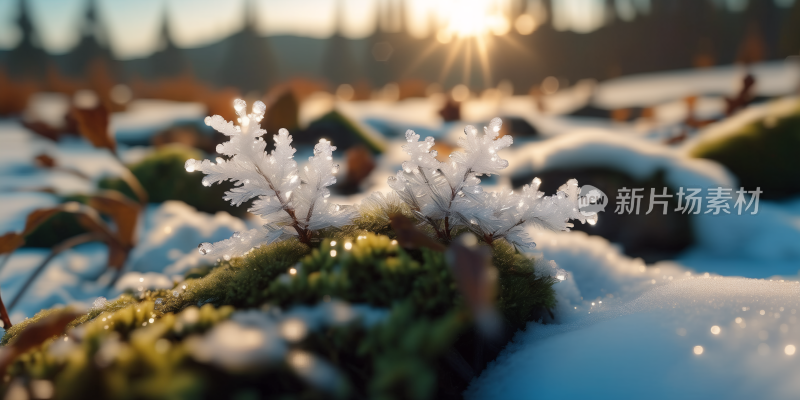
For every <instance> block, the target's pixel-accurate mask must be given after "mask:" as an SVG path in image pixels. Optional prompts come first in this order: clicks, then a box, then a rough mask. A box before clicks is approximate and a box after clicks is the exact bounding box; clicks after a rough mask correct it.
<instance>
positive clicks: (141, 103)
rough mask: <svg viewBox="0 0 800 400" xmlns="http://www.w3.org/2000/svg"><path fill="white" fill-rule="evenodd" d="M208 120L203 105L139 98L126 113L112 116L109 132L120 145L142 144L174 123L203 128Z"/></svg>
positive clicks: (128, 107) (130, 105) (129, 105)
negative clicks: (112, 133) (127, 143)
mask: <svg viewBox="0 0 800 400" xmlns="http://www.w3.org/2000/svg"><path fill="white" fill-rule="evenodd" d="M205 117H206V107H205V105H203V104H200V103H182V102H176V101H168V100H152V99H138V100H133V101H131V102H130V103H129V104H128V105H127V107H126V109H125V111H124V112H120V113H114V114H112V115H111V122H110V128H109V129H110V130H111V132H114V135H115V137H116V138H117V140H118V141H120V142H123V143H124V142H142V141H147V139H148V138H149V137H150V136H152V135H153V134H155V133H156V132H158V131H159V130H162V129H165V128H168V127H170V126H172V125H175V124H179V123H195V124H197V125H198V126H200V125H201V123H202V121H203V118H205Z"/></svg>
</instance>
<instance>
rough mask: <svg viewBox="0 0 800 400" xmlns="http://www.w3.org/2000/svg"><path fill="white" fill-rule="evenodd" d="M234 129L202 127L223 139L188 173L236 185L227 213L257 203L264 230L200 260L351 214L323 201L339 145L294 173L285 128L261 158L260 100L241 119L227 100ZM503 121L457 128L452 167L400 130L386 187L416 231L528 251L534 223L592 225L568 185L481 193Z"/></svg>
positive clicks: (305, 237)
mask: <svg viewBox="0 0 800 400" xmlns="http://www.w3.org/2000/svg"><path fill="white" fill-rule="evenodd" d="M234 109H235V110H236V113H237V115H238V116H239V118H238V122H239V125H238V126H236V125H234V124H233V123H232V122H229V121H226V120H225V119H224V118H222V117H221V116H219V115H215V116H213V117H207V118H206V120H205V122H206V124H207V125H209V126H211V127H213V128H214V129H216V130H217V131H219V132H220V133H222V134H224V135H227V136H229V137H230V140H229V141H227V142H225V143H222V144H220V145H218V146H217V152H218V153H220V154H222V155H224V156H228V158H222V157H218V158H217V159H216V163H214V162H211V161H209V160H204V161H202V162H200V161H198V160H194V159H190V160H188V161H186V170H187V171H189V172H191V171H202V172H203V173H205V174H206V176H205V177H204V178H203V184H204V185H206V186H210V185H211V184H213V183H217V182H221V181H225V180H230V181H232V182H234V184H235V187H234V188H233V189H231V190H230V191H228V192H226V195H225V197H224V199H225V200H228V201H230V202H231V204H233V205H234V206H239V205H241V204H242V203H243V202H245V201H248V200H250V199H252V198H256V200H255V201H254V202H253V205H252V207H250V209H249V210H248V211H250V212H253V213H255V214H257V215H260V216H261V217H262V218H263V220H264V224H263V225H262V226H261V227H259V228H256V229H252V230H248V231H245V232H235V233H234V234H233V236H232V237H231V238H229V239H226V240H223V241H221V242H217V243H213V244H211V243H203V244H201V245H200V247H199V249H200V252H201V253H202V254H209V255H217V256H221V257H222V258H224V259H226V260H227V259H230V257H233V256H238V255H242V254H244V253H247V252H248V251H250V250H251V249H252V248H254V247H258V246H261V245H264V244H269V243H272V242H275V241H277V240H280V239H284V238H288V237H290V236H296V237H297V238H298V239H299V240H300V241H301V242H303V243H310V241H311V239H312V237H313V236H314V234H315V232H316V231H318V230H319V229H323V228H328V227H334V228H336V227H342V226H344V225H347V224H349V223H350V222H351V220H352V219H353V218H354V217H355V215H356V213H357V209H356V208H355V207H352V206H340V205H337V204H332V203H329V202H328V200H327V198H328V196H330V191H329V190H328V187H329V186H331V185H333V184H334V183H336V178H335V176H334V174H335V173H336V172H337V170H338V165H336V164H334V163H333V156H332V154H333V151H334V150H336V147H334V146H332V145H331V143H330V142H328V141H327V140H325V139H321V140H320V141H319V143H318V144H317V145H316V146H315V147H314V156H312V157H309V159H308V163H307V164H306V165H305V166H303V167H302V168H300V169H298V165H297V163H296V162H295V161H294V153H295V149H294V148H292V147H291V145H290V144H291V142H292V137H291V136H290V135H289V132H288V131H287V130H286V129H281V130H280V131H279V132H278V134H277V135H274V136H273V139H274V141H275V149H274V150H273V151H272V152H270V153H267V152H266V151H265V148H266V145H267V144H266V142H265V141H264V139H263V138H262V136H263V135H264V134H265V133H266V131H265V130H263V129H261V128H260V126H259V122H260V121H261V119H262V118H263V117H264V112H265V111H266V106H265V105H264V103H262V102H260V101H257V102H256V103H255V104H254V105H253V108H252V113H250V114H247V104H246V103H245V102H244V101H243V100H238V99H237V100H236V101H235V102H234ZM501 125H502V121H501V120H500V119H499V118H495V119H493V120H492V121H491V123H490V124H489V126H488V127H485V128H484V134H482V135H481V134H479V132H478V130H477V129H476V128H475V127H473V126H471V125H470V126H467V127H466V128H465V129H464V136H462V137H461V138H460V139H459V141H458V144H459V145H460V146H461V148H462V150H460V151H457V152H454V153H452V154H451V155H450V160H449V161H446V162H441V161H439V160H437V159H436V155H437V153H436V151H435V150H431V148H432V147H433V145H434V140H433V138H431V137H428V138H426V139H425V140H422V141H420V136H419V135H417V134H416V133H414V131H411V130H409V131H407V132H406V140H407V141H408V143H407V144H406V145H404V146H403V149H404V150H405V151H406V152H407V153H408V154H409V156H410V158H409V160H408V161H406V162H404V163H403V166H402V169H401V170H400V171H398V172H397V174H396V175H395V176H393V177H390V178H389V186H390V187H391V188H392V189H394V191H395V192H396V193H397V195H398V196H399V197H400V199H401V200H402V201H403V202H404V203H406V204H407V205H408V206H409V207H410V209H411V211H412V212H413V214H414V215H415V216H416V218H417V219H418V220H419V221H420V223H421V224H423V225H429V226H430V227H431V228H432V229H433V231H434V232H435V234H436V236H437V237H438V238H439V239H440V240H443V241H445V242H449V241H450V240H451V239H452V235H453V234H454V233H455V232H457V231H458V230H463V229H467V230H469V231H472V232H473V233H475V234H476V235H478V236H479V237H480V238H482V239H483V240H484V241H485V242H487V243H492V242H494V241H495V240H498V239H505V240H506V241H508V242H509V243H511V244H513V245H514V246H517V247H522V248H528V247H531V246H533V245H534V243H533V242H532V241H531V239H530V237H529V236H528V234H527V233H526V232H525V229H524V227H525V226H526V225H528V224H535V225H539V226H543V227H546V228H549V229H553V230H569V228H570V227H572V224H571V223H569V220H570V219H577V220H580V221H581V222H587V220H588V222H589V223H594V222H595V221H596V220H597V215H596V214H591V215H588V216H587V215H584V214H582V213H581V212H580V211H579V209H578V198H579V193H580V188H579V187H578V182H577V181H576V180H574V179H572V180H570V181H568V182H567V183H566V184H564V185H562V186H561V187H560V188H559V190H558V192H557V193H556V194H555V195H553V196H549V197H548V196H544V194H543V193H542V192H540V191H539V190H538V189H539V185H540V183H541V181H540V180H539V179H538V178H536V179H534V180H533V182H532V183H531V184H530V185H525V186H524V187H523V188H522V190H521V191H518V192H516V193H515V192H514V191H513V190H503V191H500V192H491V193H488V192H484V191H483V188H482V187H481V186H480V183H481V180H480V179H479V177H480V176H483V175H486V176H490V175H492V174H497V173H499V172H500V171H501V170H503V169H504V168H506V167H507V166H508V161H506V160H504V159H502V158H500V156H499V155H498V151H500V150H502V149H504V148H506V147H508V146H510V145H511V143H512V139H511V136H509V135H505V136H502V137H499V136H500V128H501Z"/></svg>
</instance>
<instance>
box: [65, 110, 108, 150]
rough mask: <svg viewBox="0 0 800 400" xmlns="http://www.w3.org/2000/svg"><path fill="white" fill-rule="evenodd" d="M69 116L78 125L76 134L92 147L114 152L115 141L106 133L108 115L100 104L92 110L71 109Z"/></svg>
mask: <svg viewBox="0 0 800 400" xmlns="http://www.w3.org/2000/svg"><path fill="white" fill-rule="evenodd" d="M71 115H72V117H73V118H74V119H75V122H77V124H78V132H79V133H80V134H81V136H83V137H84V138H86V140H88V141H90V142H91V143H92V145H94V147H98V148H105V149H109V150H111V152H112V153H113V152H116V149H117V144H116V141H115V140H114V137H113V136H111V135H110V134H109V132H108V121H109V113H108V110H106V108H105V107H104V106H103V105H102V104H98V105H97V106H96V107H94V108H78V107H73V108H72V113H71Z"/></svg>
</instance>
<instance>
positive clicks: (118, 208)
mask: <svg viewBox="0 0 800 400" xmlns="http://www.w3.org/2000/svg"><path fill="white" fill-rule="evenodd" d="M89 206H90V207H92V208H94V209H95V210H97V211H99V212H100V213H102V214H105V215H108V216H109V217H111V219H112V220H113V221H114V223H115V224H116V225H117V239H119V241H120V243H121V244H122V245H123V246H126V247H132V246H133V245H134V244H135V241H136V237H135V233H136V232H135V231H136V221H137V218H138V217H139V210H141V207H140V206H139V204H138V203H135V202H133V201H131V200H129V199H128V198H127V197H125V196H123V195H122V194H120V193H119V192H113V191H105V192H103V193H102V194H99V195H96V196H92V197H91V198H90V199H89Z"/></svg>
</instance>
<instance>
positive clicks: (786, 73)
mask: <svg viewBox="0 0 800 400" xmlns="http://www.w3.org/2000/svg"><path fill="white" fill-rule="evenodd" d="M747 71H748V70H747V69H746V68H745V67H744V66H740V65H727V66H719V67H713V68H704V69H692V70H682V71H672V72H656V73H650V74H640V75H630V76H625V77H621V78H616V79H611V80H608V81H605V82H603V83H601V84H600V85H598V87H597V91H596V92H595V96H594V99H593V103H594V104H595V105H597V106H600V107H603V108H606V109H617V108H626V107H647V106H654V105H658V104H661V103H666V102H670V101H673V100H677V99H682V98H685V97H688V96H694V95H717V96H733V95H735V94H736V93H737V92H738V91H739V90H740V88H741V86H742V79H743V77H744V76H745V74H746V73H747ZM749 71H750V73H752V74H753V76H755V78H756V85H755V90H754V92H755V94H756V95H758V96H770V97H773V96H783V95H787V94H791V93H793V91H794V90H795V88H796V87H797V84H798V83H800V69H798V68H797V65H795V64H793V63H792V62H785V61H770V62H763V63H758V64H752V65H750V67H749Z"/></svg>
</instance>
